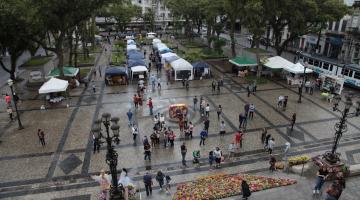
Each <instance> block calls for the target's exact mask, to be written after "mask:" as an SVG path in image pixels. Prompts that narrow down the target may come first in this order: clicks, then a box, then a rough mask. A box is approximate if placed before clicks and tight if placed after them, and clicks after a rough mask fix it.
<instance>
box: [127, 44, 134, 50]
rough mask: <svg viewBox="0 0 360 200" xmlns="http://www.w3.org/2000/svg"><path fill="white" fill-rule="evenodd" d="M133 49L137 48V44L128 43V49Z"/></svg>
mask: <svg viewBox="0 0 360 200" xmlns="http://www.w3.org/2000/svg"><path fill="white" fill-rule="evenodd" d="M131 49H136V45H134V44H130V45H127V47H126V50H131Z"/></svg>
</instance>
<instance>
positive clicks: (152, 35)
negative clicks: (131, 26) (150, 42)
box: [146, 32, 156, 39]
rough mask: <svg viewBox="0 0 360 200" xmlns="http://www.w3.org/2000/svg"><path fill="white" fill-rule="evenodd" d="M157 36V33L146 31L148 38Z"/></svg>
mask: <svg viewBox="0 0 360 200" xmlns="http://www.w3.org/2000/svg"><path fill="white" fill-rule="evenodd" d="M154 38H156V33H152V32H150V33H146V39H154Z"/></svg>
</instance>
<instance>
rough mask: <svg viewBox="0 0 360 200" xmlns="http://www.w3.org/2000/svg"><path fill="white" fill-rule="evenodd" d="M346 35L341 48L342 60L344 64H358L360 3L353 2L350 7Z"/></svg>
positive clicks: (359, 55) (359, 54)
mask: <svg viewBox="0 0 360 200" xmlns="http://www.w3.org/2000/svg"><path fill="white" fill-rule="evenodd" d="M346 33H347V34H346V37H345V38H344V45H343V47H342V51H343V52H344V55H343V59H344V61H345V62H346V63H356V64H360V1H355V2H354V4H353V6H352V15H351V17H350V19H349V23H348V25H347V26H346Z"/></svg>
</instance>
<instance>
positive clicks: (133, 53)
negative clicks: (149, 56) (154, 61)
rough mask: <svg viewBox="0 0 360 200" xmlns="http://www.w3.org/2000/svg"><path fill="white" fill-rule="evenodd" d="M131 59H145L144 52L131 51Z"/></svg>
mask: <svg viewBox="0 0 360 200" xmlns="http://www.w3.org/2000/svg"><path fill="white" fill-rule="evenodd" d="M128 56H129V60H138V59H144V54H143V53H141V52H139V51H131V52H130V53H128Z"/></svg>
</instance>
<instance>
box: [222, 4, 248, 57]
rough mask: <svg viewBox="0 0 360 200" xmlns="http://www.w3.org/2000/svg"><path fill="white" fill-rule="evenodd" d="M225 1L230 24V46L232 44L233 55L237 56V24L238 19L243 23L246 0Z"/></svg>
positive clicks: (225, 9)
mask: <svg viewBox="0 0 360 200" xmlns="http://www.w3.org/2000/svg"><path fill="white" fill-rule="evenodd" d="M223 1H224V11H225V14H226V16H227V18H228V21H229V24H230V32H229V35H230V46H231V53H232V55H233V56H236V51H235V45H236V41H235V24H236V20H238V19H240V23H241V16H242V15H241V13H243V11H244V5H245V2H246V0H223Z"/></svg>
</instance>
